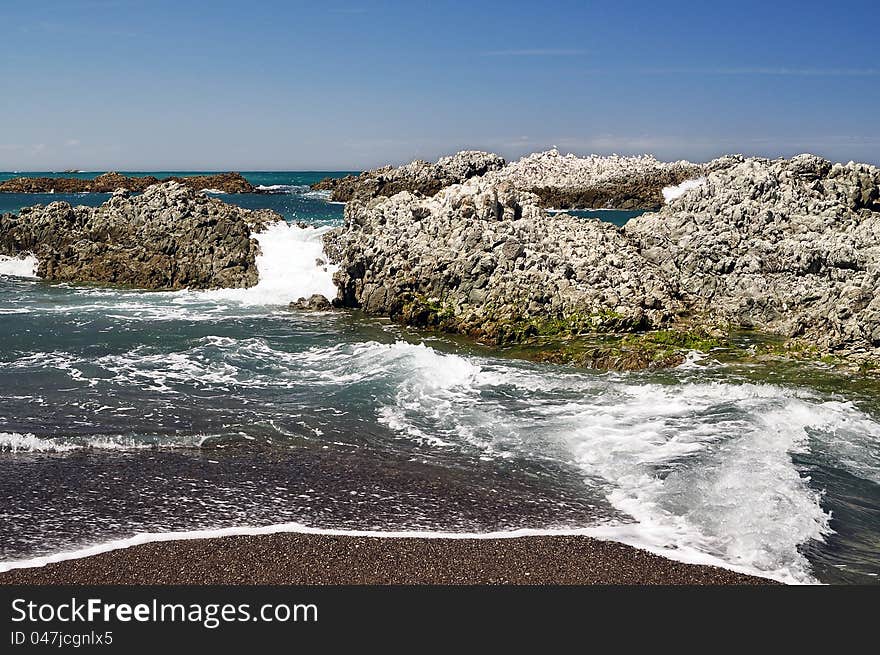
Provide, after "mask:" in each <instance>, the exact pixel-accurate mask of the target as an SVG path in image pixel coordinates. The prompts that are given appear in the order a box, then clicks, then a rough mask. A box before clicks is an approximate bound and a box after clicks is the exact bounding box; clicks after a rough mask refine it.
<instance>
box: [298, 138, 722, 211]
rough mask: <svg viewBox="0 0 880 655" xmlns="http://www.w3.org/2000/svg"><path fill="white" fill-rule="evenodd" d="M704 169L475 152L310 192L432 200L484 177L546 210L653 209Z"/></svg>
mask: <svg viewBox="0 0 880 655" xmlns="http://www.w3.org/2000/svg"><path fill="white" fill-rule="evenodd" d="M706 170H708V168H707V166H706V165H703V164H692V163H690V162H687V161H678V162H669V163H667V162H661V161H658V160H657V159H655V158H654V157H651V156H648V155H643V156H639V157H620V156H618V155H611V156H607V157H601V156H597V155H590V156H589V157H577V156H575V155H571V154H569V155H561V154H560V153H559V151H558V150H555V149H553V150H548V151H546V152H539V153H534V154H531V155H527V156H526V157H523V158H522V159H520V160H518V161H515V162H512V163H509V164H505V162H504V159H502V158H501V157H499V156H498V155H493V154H490V153H486V152H479V151H464V152H459V153H457V154H455V155H451V156H449V157H443V158H441V159H440V160H438V161H437V162H436V163H435V164H429V163H427V162H424V161H419V160H416V161H413V162H411V163H409V164H406V165H404V166H400V167H398V168H392V167H391V166H385V167H383V168H377V169H374V170H371V171H366V172H365V173H362V174H360V175H357V176H354V175H350V176H348V177H345V178H325V179H324V180H321V181H320V182H318V183H316V184H314V185H312V189H314V190H324V191H327V190H329V191H331V192H332V194H331V199H332V200H334V201H338V202H348V201H350V200H352V199H360V200H364V199H369V198H377V197H380V196H392V195H394V194H395V193H400V192H401V191H410V192H412V193H420V194H422V195H425V196H433V195H434V194H436V193H437V192H438V191H440V190H441V189H443V188H445V187H447V186H450V185H452V184H460V183H462V182H465V181H467V180H469V179H471V178H473V177H480V176H485V177H486V178H487V179H491V180H494V181H499V182H500V181H508V182H510V183H511V184H513V186H514V187H516V188H517V189H521V190H523V191H531V192H532V193H534V194H535V195H537V196H538V203H539V204H540V205H541V206H542V207H546V208H550V209H602V208H607V209H647V210H655V209H659V208H660V207H661V206H662V204H663V202H664V200H663V195H662V190H663V188H664V187H670V186H675V185H678V184H680V183H681V182H684V181H686V180H690V179H694V178H697V177H700V176H702V175H703V174H704V173H705V172H706Z"/></svg>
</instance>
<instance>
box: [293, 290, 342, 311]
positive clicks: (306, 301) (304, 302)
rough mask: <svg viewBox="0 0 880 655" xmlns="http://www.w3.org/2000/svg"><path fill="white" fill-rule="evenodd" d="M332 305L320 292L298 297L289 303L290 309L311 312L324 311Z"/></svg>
mask: <svg viewBox="0 0 880 655" xmlns="http://www.w3.org/2000/svg"><path fill="white" fill-rule="evenodd" d="M332 307H333V305H332V303H331V302H330V301H329V300H327V297H326V296H324V295H321V294H320V293H313V294H312V295H311V296H309V297H308V298H300V299H299V300H296V301H294V302H292V303H290V309H302V310H306V311H312V312H325V311H327V310H329V309H331V308H332Z"/></svg>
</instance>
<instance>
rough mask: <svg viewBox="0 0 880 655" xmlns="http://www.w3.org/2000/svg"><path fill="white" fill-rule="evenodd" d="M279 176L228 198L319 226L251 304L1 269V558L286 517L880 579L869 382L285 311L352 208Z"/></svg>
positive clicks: (266, 276)
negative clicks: (604, 546)
mask: <svg viewBox="0 0 880 655" xmlns="http://www.w3.org/2000/svg"><path fill="white" fill-rule="evenodd" d="M267 175H272V176H275V177H271V178H265V181H273V182H276V183H277V184H284V185H285V186H287V187H289V188H288V189H279V191H283V192H282V193H277V194H255V195H229V196H222V197H223V199H224V200H228V201H232V202H237V203H241V204H245V203H252V204H247V205H246V206H253V207H272V208H276V209H278V208H281V209H279V211H281V212H282V213H283V214H285V216H286V217H287V218H288V220H289V221H292V222H297V221H302V222H304V223H306V224H309V225H311V226H313V227H305V228H302V227H298V226H295V225H294V226H292V227H290V228H289V229H288V228H285V227H284V226H278V228H279V229H275V231H273V232H267V233H266V234H264V235H260V236H259V237H258V238H260V240H261V246H262V249H263V251H264V253H265V255H266V258H267V259H266V260H265V261H264V262H262V263H261V264H260V271H261V280H260V284H259V285H258V286H257V287H255V288H253V289H249V290H227V291H211V292H173V293H161V292H138V291H133V290H118V289H109V288H100V287H95V286H76V285H66V284H47V283H45V282H41V281H39V280H36V279H33V278H21V277H13V276H11V275H4V274H2V273H0V315H2V318H3V328H2V334H3V339H2V341H0V498H2V499H3V502H2V504H0V561H3V560H15V559H21V558H25V557H30V556H35V555H39V554H46V553H52V552H58V551H61V550H70V549H72V548H77V547H82V546H85V545H90V544H95V543H100V542H105V541H108V540H111V539H114V538H120V537H126V536H131V535H132V534H135V533H137V532H144V531H149V532H156V531H171V530H185V529H186V530H188V529H213V528H221V527H232V526H243V525H269V524H275V523H288V522H296V523H300V524H303V525H308V526H313V527H323V528H339V529H370V530H379V531H382V530H386V531H387V530H402V529H413V530H442V531H469V532H473V531H479V532H484V531H491V530H498V529H513V528H535V529H550V528H578V529H580V528H583V529H585V530H587V531H589V533H590V534H596V535H599V536H605V537H612V538H616V539H620V540H623V541H627V542H628V543H633V544H636V545H640V546H642V547H648V548H652V549H655V550H661V551H663V552H666V553H667V554H669V555H671V556H675V557H679V558H683V559H686V560H690V561H695V560H696V561H712V562H716V563H719V564H722V565H726V566H734V567H738V568H740V569H742V570H747V571H752V572H755V573H759V574H762V575H769V576H773V577H775V578H777V579H782V580H786V581H801V582H803V581H814V580H817V579H818V580H821V581H826V582H845V583H853V582H857V583H865V582H869V583H870V582H876V581H877V576H878V574H880V557H878V551H880V548H878V545H880V405H878V402H877V398H878V394H877V393H876V392H877V385H876V384H874V383H871V382H867V381H859V380H857V379H848V378H846V377H843V376H839V375H836V374H835V373H833V372H831V371H827V370H822V369H816V368H810V367H803V366H781V365H766V366H765V365H762V366H742V365H736V364H731V363H725V362H724V361H716V359H715V358H714V357H712V356H709V357H705V358H699V357H696V356H695V357H693V358H691V359H689V360H688V362H687V363H686V364H685V365H683V366H682V367H680V368H678V369H674V370H672V371H666V372H638V373H601V372H595V371H589V370H579V369H572V368H564V367H556V366H552V365H545V364H536V363H531V362H525V361H519V360H516V359H513V358H511V357H509V356H507V355H506V354H505V353H504V352H499V351H495V350H491V349H488V348H484V347H481V346H479V345H477V344H471V343H468V342H463V341H461V340H459V339H449V338H445V337H443V336H440V335H436V334H426V333H420V332H418V331H413V330H408V329H404V328H402V327H400V326H397V325H395V324H393V323H390V322H388V321H384V320H378V319H372V318H367V317H364V316H361V315H359V314H358V313H357V312H326V313H318V314H314V313H308V312H298V311H290V310H288V309H287V302H288V301H289V300H293V299H295V298H294V297H291V296H298V295H304V294H307V293H308V288H306V287H308V286H309V285H312V284H318V283H320V284H327V283H328V280H329V276H330V275H331V274H332V271H323V272H318V271H314V270H312V269H311V268H309V267H312V268H314V265H313V262H314V260H315V252H316V249H318V250H319V249H320V237H321V233H322V230H324V229H326V228H327V227H328V226H330V225H337V224H339V223H340V221H341V211H342V210H341V206H340V205H332V204H329V203H327V202H326V200H325V199H323V198H322V197H321V196H320V195H316V194H311V193H310V192H309V191H308V190H307V188H306V187H305V182H306V179H307V178H305V177H304V176H308V175H313V176H321V175H323V174H311V173H306V174H303V173H274V174H267ZM57 198H58V197H57V196H56V197H55V198H53V199H57ZM77 198H81V197H80V196H77ZM33 200H34V198H33V197H30V196H27V197H24V198H14V197H13V198H9V197H7V198H5V199H4V197H3V195H2V194H0V201H2V202H9V203H12V205H13V206H15V205H16V203H24V204H32V202H33ZM99 200H100V198H98V197H91V196H89V195H86V196H85V197H82V201H83V202H97V201H99ZM597 214H598V217H599V218H603V219H605V220H614V221H617V222H619V223H622V222H623V221H624V220H625V219H626V218H627V217H625V216H621V215H616V214H615V213H614V212H597ZM306 273H309V275H306ZM310 275H311V276H312V277H309V276H310ZM322 276H323V277H322ZM719 359H720V357H719Z"/></svg>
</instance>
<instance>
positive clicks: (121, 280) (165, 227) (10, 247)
mask: <svg viewBox="0 0 880 655" xmlns="http://www.w3.org/2000/svg"><path fill="white" fill-rule="evenodd" d="M279 220H283V218H282V217H281V216H280V215H279V214H277V213H275V212H273V211H269V210H258V211H251V210H246V209H241V208H239V207H236V206H234V205H229V204H226V203H224V202H221V201H220V200H217V199H215V198H210V197H207V196H206V195H205V194H203V193H197V192H196V191H194V190H193V189H191V188H188V187H187V186H184V185H182V184H180V183H177V182H166V183H164V184H158V185H154V186H151V187H149V188H148V189H146V190H145V191H144V192H143V194H141V195H137V196H132V195H129V193H127V192H125V191H118V192H116V193H114V195H113V197H112V198H110V199H109V200H108V201H107V202H105V203H104V204H102V205H101V206H100V207H81V206H80V207H73V206H71V205H70V204H68V203H66V202H53V203H50V204H48V205H45V206H43V205H37V206H34V207H25V208H24V209H22V210H21V212H20V213H19V214H18V215H14V214H3V215H2V216H0V254H4V255H13V256H15V255H20V254H22V253H32V254H34V255H35V256H36V257H37V261H38V269H37V275H38V276H39V277H42V278H45V279H47V280H52V281H65V282H96V283H106V284H117V285H124V286H132V287H139V288H145V289H182V288H191V289H210V288H220V287H249V286H253V285H255V284H256V283H257V281H258V278H259V274H258V271H257V268H256V263H255V257H256V256H257V254H258V253H259V244H258V243H257V241H256V240H255V239H254V238H253V237H252V235H253V234H254V233H255V232H259V231H261V230H263V229H265V227H266V226H267V225H268V224H270V223H272V222H275V221H279Z"/></svg>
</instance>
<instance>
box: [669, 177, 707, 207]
mask: <svg viewBox="0 0 880 655" xmlns="http://www.w3.org/2000/svg"><path fill="white" fill-rule="evenodd" d="M705 181H706V178H705V177H698V178H696V179H693V180H685V181H684V182H682V183H681V184H678V185H676V186H667V187H663V191H662V193H663V200H665V201H666V202H670V201H672V200H675V199H676V198H680V197H681V196H683V195H684V194H685V193H687V192H688V191H690V190H691V189H696V188H698V187H700V186H701V185H702V184H703V183H704V182H705Z"/></svg>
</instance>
